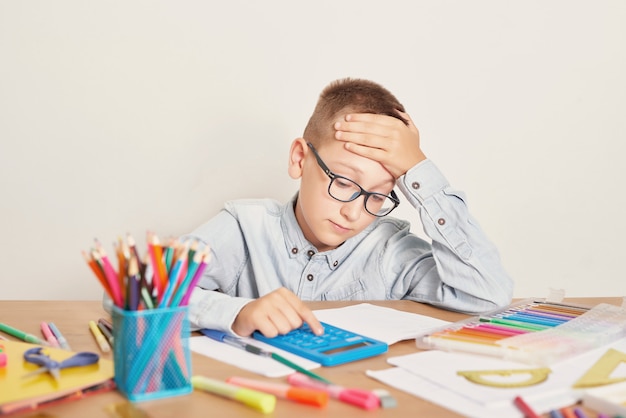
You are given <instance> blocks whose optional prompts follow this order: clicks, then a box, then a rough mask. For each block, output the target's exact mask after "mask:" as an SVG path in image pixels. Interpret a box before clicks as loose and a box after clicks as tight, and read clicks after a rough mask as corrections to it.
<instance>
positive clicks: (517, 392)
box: [367, 340, 626, 418]
mask: <svg viewBox="0 0 626 418" xmlns="http://www.w3.org/2000/svg"><path fill="white" fill-rule="evenodd" d="M611 346H612V347H613V348H615V349H617V350H619V351H622V352H626V340H620V341H618V342H616V343H614V344H612V345H611ZM608 347H609V346H605V347H600V348H597V349H595V350H592V351H590V352H588V353H586V354H584V355H580V356H577V357H574V358H571V359H568V360H565V361H562V362H560V363H558V364H555V365H553V366H551V367H550V369H551V370H552V372H551V373H550V374H549V377H548V379H547V380H546V381H544V382H542V383H539V384H537V385H533V386H527V387H521V388H511V389H506V388H493V387H489V386H484V385H478V384H476V383H472V382H470V381H468V380H467V379H465V378H464V377H462V376H458V375H457V372H458V371H467V370H508V369H528V368H532V366H529V365H527V364H522V363H515V362H509V361H505V360H500V359H497V358H492V357H487V356H478V355H472V354H465V353H449V352H444V351H439V350H432V351H425V352H419V353H414V354H408V355H405V356H399V357H392V358H390V359H389V360H388V361H389V363H390V364H393V365H395V366H398V367H395V368H391V369H385V370H380V371H368V372H367V375H368V376H370V377H372V378H375V379H377V380H380V381H381V382H384V383H386V384H388V385H391V386H393V387H396V388H398V389H400V390H403V391H405V392H408V393H411V394H413V395H415V396H419V397H420V398H423V399H426V400H428V401H431V402H433V403H437V404H439V405H441V406H443V407H445V408H448V409H451V410H453V411H455V412H458V413H461V414H463V415H466V416H469V417H481V418H483V417H504V416H506V417H509V416H511V417H515V416H521V414H519V411H516V410H517V408H515V407H513V406H512V405H513V399H514V398H515V396H522V397H523V398H524V400H525V401H526V402H527V403H528V404H529V405H530V406H531V407H532V408H533V409H534V410H535V411H537V412H538V413H546V412H549V411H551V410H553V409H557V408H561V407H564V406H568V405H572V404H574V403H576V402H577V401H578V400H579V399H580V396H581V393H582V391H581V390H574V389H573V388H572V385H573V384H574V383H575V382H576V381H577V380H578V379H579V378H580V377H581V376H582V375H583V374H584V373H585V372H586V371H587V370H588V369H589V368H590V367H591V366H593V364H594V363H595V362H596V361H597V360H598V359H599V358H600V357H601V356H602V355H603V354H604V353H605V352H606V350H607V349H608ZM611 376H612V377H621V376H624V370H623V369H622V368H617V369H616V370H615V371H614V372H613V374H612V375H611Z"/></svg>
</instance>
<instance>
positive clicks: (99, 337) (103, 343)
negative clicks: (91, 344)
mask: <svg viewBox="0 0 626 418" xmlns="http://www.w3.org/2000/svg"><path fill="white" fill-rule="evenodd" d="M89 329H90V330H91V333H92V334H93V336H94V338H95V339H96V342H97V343H98V346H99V347H100V350H102V352H104V353H108V352H109V351H111V346H110V345H109V343H108V342H107V340H106V338H105V337H104V335H103V334H102V332H101V331H100V328H98V326H97V325H96V323H95V322H94V321H89Z"/></svg>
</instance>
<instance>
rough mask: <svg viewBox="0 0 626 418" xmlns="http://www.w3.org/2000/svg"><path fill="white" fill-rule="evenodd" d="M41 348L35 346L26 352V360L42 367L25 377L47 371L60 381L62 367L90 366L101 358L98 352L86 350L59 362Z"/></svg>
mask: <svg viewBox="0 0 626 418" xmlns="http://www.w3.org/2000/svg"><path fill="white" fill-rule="evenodd" d="M41 350H43V347H34V348H31V349H29V350H26V351H25V352H24V360H26V361H27V362H29V363H34V364H37V365H39V366H41V367H40V368H38V369H37V370H35V371H33V372H31V373H27V374H26V375H24V376H23V377H30V376H35V375H38V374H41V373H46V372H47V373H50V374H51V375H52V377H54V380H55V381H57V382H58V381H59V379H60V378H61V369H66V368H68V367H81V366H88V365H90V364H95V363H97V362H98V360H99V359H100V356H98V355H97V354H96V353H89V352H86V351H85V352H81V353H76V354H74V355H73V356H72V357H70V358H67V359H65V360H63V361H60V362H59V361H55V360H52V359H51V358H50V356H49V355H47V354H44V353H42V352H41Z"/></svg>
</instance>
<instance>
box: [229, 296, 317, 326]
mask: <svg viewBox="0 0 626 418" xmlns="http://www.w3.org/2000/svg"><path fill="white" fill-rule="evenodd" d="M303 322H306V323H307V324H309V327H311V330H313V332H314V333H315V334H317V335H321V334H323V333H324V328H323V327H322V324H320V322H319V321H318V320H317V318H316V317H315V315H313V311H311V309H309V308H308V307H307V306H306V305H305V304H304V303H303V302H302V301H301V300H300V299H299V298H298V297H297V296H296V295H295V294H294V293H293V292H291V291H290V290H288V289H286V288H284V287H281V288H279V289H276V290H274V291H273V292H271V293H268V294H267V295H265V296H262V297H260V298H258V299H255V300H253V301H252V302H250V303H248V304H247V305H246V306H244V307H243V309H242V310H241V311H240V312H239V315H237V318H235V322H234V323H233V327H232V328H233V331H235V333H237V334H238V335H240V336H242V337H248V336H250V335H251V334H252V333H253V332H254V331H256V330H258V331H260V332H261V333H262V334H263V335H265V336H266V337H269V338H272V337H275V336H277V335H278V334H286V333H288V332H289V331H291V330H293V329H296V328H299V327H300V326H302V323H303Z"/></svg>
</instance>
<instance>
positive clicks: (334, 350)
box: [252, 322, 388, 366]
mask: <svg viewBox="0 0 626 418" xmlns="http://www.w3.org/2000/svg"><path fill="white" fill-rule="evenodd" d="M322 326H323V327H324V334H323V335H315V334H314V333H313V331H311V328H310V327H309V325H308V324H306V323H304V324H303V325H302V326H301V327H300V328H297V329H294V330H292V331H290V332H288V333H287V334H284V335H279V336H277V337H274V338H268V337H266V336H264V335H263V334H261V333H260V332H258V331H255V332H254V333H253V334H252V337H253V338H254V339H257V340H259V341H263V342H264V343H267V344H270V345H273V346H274V347H278V348H280V349H282V350H285V351H288V352H290V353H293V354H297V355H299V356H301V357H304V358H307V359H309V360H312V361H315V362H317V363H320V364H321V365H322V366H336V365H339V364H343V363H348V362H351V361H356V360H361V359H364V358H368V357H373V356H376V355H378V354H382V353H385V352H387V348H388V346H387V343H385V342H382V341H378V340H374V339H372V338H368V337H365V336H363V335H359V334H356V333H354V332H350V331H346V330H345V329H341V328H338V327H335V326H333V325H330V324H326V323H324V322H322Z"/></svg>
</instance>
